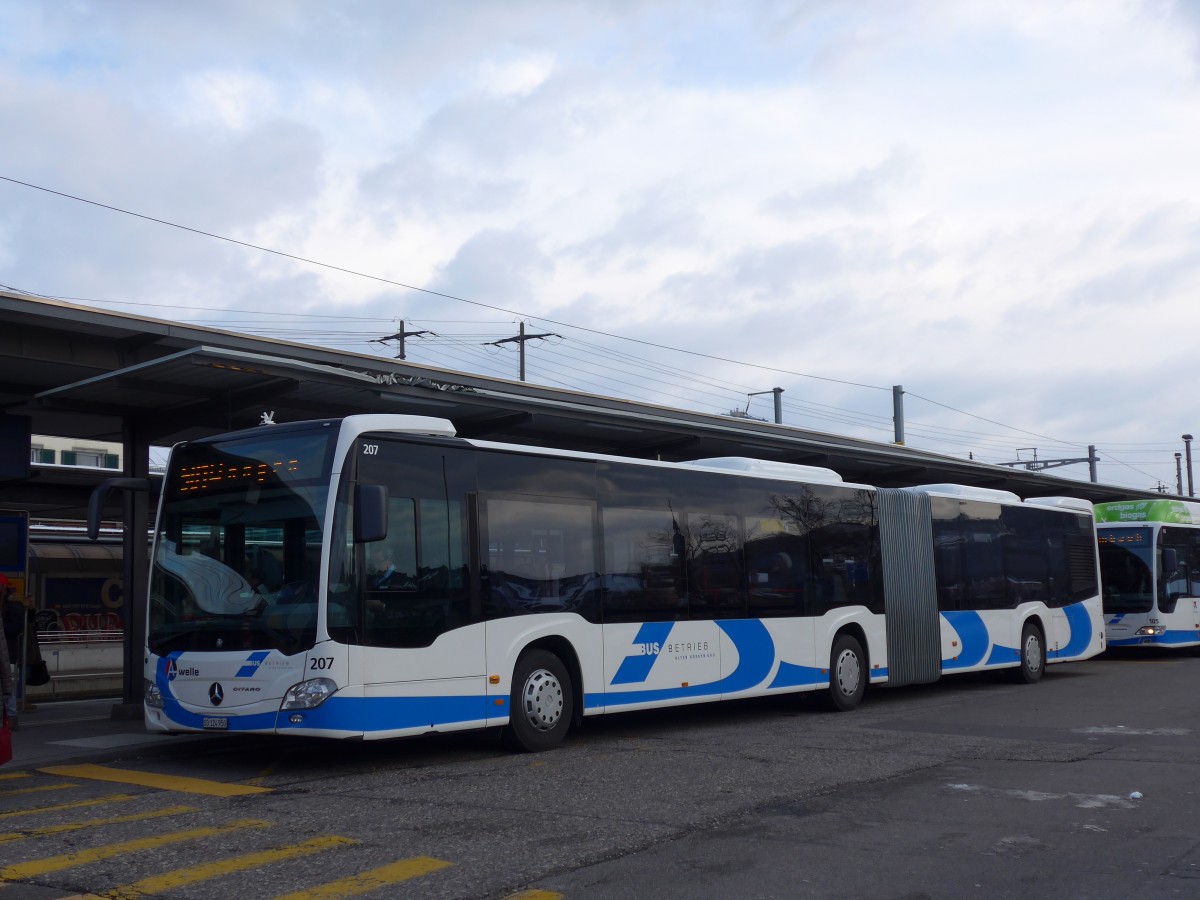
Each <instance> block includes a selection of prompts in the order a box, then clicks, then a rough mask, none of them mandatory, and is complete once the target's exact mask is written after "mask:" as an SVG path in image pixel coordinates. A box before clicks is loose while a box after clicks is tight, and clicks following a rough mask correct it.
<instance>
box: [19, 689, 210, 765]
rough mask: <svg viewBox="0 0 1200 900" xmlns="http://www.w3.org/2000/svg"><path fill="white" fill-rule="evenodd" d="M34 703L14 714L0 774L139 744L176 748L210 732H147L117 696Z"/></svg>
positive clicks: (122, 752) (116, 751) (113, 754)
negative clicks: (10, 747)
mask: <svg viewBox="0 0 1200 900" xmlns="http://www.w3.org/2000/svg"><path fill="white" fill-rule="evenodd" d="M34 702H35V703H36V705H37V708H36V709H33V710H30V711H28V712H23V713H21V715H20V716H19V717H18V719H17V722H16V730H15V731H14V732H13V736H12V739H13V741H12V742H13V759H12V762H10V763H8V764H7V765H5V766H0V773H3V772H4V771H5V770H6V769H10V768H39V767H41V766H48V765H58V764H61V763H66V762H71V761H74V760H83V759H87V760H93V761H95V760H101V759H106V758H115V757H117V756H123V755H128V754H129V752H130V751H131V750H136V749H139V748H144V749H146V750H147V751H153V749H154V748H156V747H162V748H175V747H180V746H182V745H184V744H188V743H192V742H195V741H204V740H206V739H208V737H209V736H208V735H195V736H192V735H161V734H150V733H149V732H147V731H146V730H145V728H144V726H143V724H142V718H141V716H140V715H134V716H133V717H132V718H131V717H130V711H129V710H128V708H127V707H125V706H123V705H122V704H121V701H120V698H118V697H112V698H99V699H87V700H60V701H53V702H43V701H40V700H35V701H34Z"/></svg>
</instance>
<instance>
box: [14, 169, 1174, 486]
mask: <svg viewBox="0 0 1200 900" xmlns="http://www.w3.org/2000/svg"><path fill="white" fill-rule="evenodd" d="M0 181H5V182H8V183H10V184H13V185H17V186H20V187H25V188H28V189H31V190H36V191H40V192H43V193H46V194H49V195H53V196H58V197H61V198H63V199H67V200H71V201H73V202H78V203H83V204H87V205H90V206H93V207H96V208H100V209H105V210H108V211H111V212H115V213H119V214H122V215H127V216H131V217H134V218H138V219H142V220H144V221H148V222H152V223H155V224H159V225H163V226H166V227H170V228H175V229H179V230H182V231H185V232H189V233H192V234H196V235H199V236H202V237H207V238H210V239H213V240H218V241H223V242H226V243H230V244H234V245H237V246H241V247H245V248H247V249H252V250H256V251H258V252H262V253H267V254H271V255H274V256H278V257H280V258H284V259H289V260H292V261H295V262H298V263H302V264H305V265H311V266H316V267H320V268H325V269H328V270H331V271H337V272H341V273H344V274H348V275H351V276H353V277H358V278H364V279H368V280H372V281H376V282H379V283H383V284H388V285H390V286H393V287H398V288H401V289H404V290H408V291H415V292H419V293H422V294H425V295H429V296H434V297H441V298H444V299H448V300H452V301H455V302H459V303H464V304H468V305H471V306H474V307H478V308H483V309H490V310H493V311H495V312H501V313H507V314H510V315H513V316H518V317H521V316H524V314H522V313H520V312H519V311H516V310H511V309H507V308H505V307H501V306H497V305H494V304H488V303H483V302H480V301H476V300H471V299H469V298H465V297H461V296H457V295H454V294H449V293H446V292H442V291H435V290H432V289H429V288H422V287H419V286H417V285H412V284H407V283H405V282H401V281H397V280H395V279H390V278H384V277H382V276H378V275H373V274H371V273H367V272H362V271H358V270H355V269H352V268H348V267H345V266H340V265H336V264H333V263H328V262H323V261H321V260H317V259H313V258H310V257H305V256H300V255H298V254H293V253H288V252H286V251H282V250H278V249H275V248H271V247H266V246H262V245H258V244H253V243H250V242H247V241H242V240H238V239H236V238H231V237H228V236H226V235H221V234H218V233H215V232H210V231H205V230H203V229H199V228H194V227H191V226H187V225H183V224H180V223H177V222H172V221H170V220H167V219H163V218H159V217H155V216H150V215H147V214H144V213H139V212H136V211H133V210H129V209H125V208H122V207H118V206H115V205H110V204H106V203H101V202H98V201H95V200H90V199H87V198H84V197H80V196H77V195H73V194H69V193H66V192H63V191H57V190H54V189H51V188H47V187H44V186H41V185H36V184H32V183H30V182H27V181H22V180H19V179H16V178H12V177H9V176H5V175H0ZM13 289H14V290H17V289H16V288H13ZM39 296H47V295H39ZM58 299H70V298H58ZM112 302H114V303H122V302H123V301H112ZM128 305H141V306H146V307H154V306H156V304H148V303H141V304H134V303H132V302H129V303H128ZM160 306H164V307H167V306H169V308H171V309H173V310H176V311H177V310H178V309H179V308H180V307H177V306H175V305H167V304H161V305H160ZM200 309H203V308H200ZM207 311H210V312H220V313H221V314H223V315H228V314H229V313H230V310H227V309H208V310H207ZM235 312H238V311H235ZM258 314H259V315H261V313H258ZM294 315H299V316H305V317H311V318H314V319H316V318H338V319H344V320H345V319H352V320H357V321H371V322H386V321H393V319H391V318H380V317H352V316H341V315H329V314H318V313H311V314H308V313H302V314H294ZM525 318H528V319H531V320H533V319H538V320H541V321H544V322H548V323H550V324H552V325H556V326H558V327H562V328H568V329H573V330H577V331H580V332H583V333H586V334H592V335H597V336H601V337H606V338H612V339H615V340H619V341H626V342H630V343H634V344H638V345H641V346H645V347H650V348H653V349H657V350H663V351H667V352H672V353H680V354H684V355H688V356H692V357H696V358H699V359H705V360H708V361H715V362H721V363H726V364H730V365H736V366H742V367H746V368H751V369H757V370H760V371H767V372H772V373H775V374H782V375H790V376H793V377H798V378H805V379H813V380H817V381H822V382H828V383H831V384H840V385H844V386H848V387H855V388H861V389H868V390H877V391H890V390H891V388H889V387H885V386H880V385H871V384H864V383H861V382H855V381H850V380H846V379H839V378H830V377H826V376H820V375H813V374H811V373H805V372H797V371H793V370H789V369H783V368H780V367H775V366H768V365H763V364H760V363H749V362H744V361H739V360H734V359H730V358H726V357H722V356H718V355H716V354H707V353H701V352H698V351H687V350H682V349H680V348H676V347H671V346H668V345H665V344H661V343H658V342H655V341H648V340H643V339H639V338H633V337H628V336H623V335H615V334H612V333H609V332H605V331H601V330H599V329H592V328H588V327H586V326H580V325H573V324H570V323H565V322H560V321H558V320H555V319H549V318H546V317H544V316H538V317H531V316H525ZM242 324H243V325H245V324H248V322H246V321H243V322H242ZM269 333H273V334H276V335H278V336H281V337H282V336H285V335H298V334H303V333H304V332H303V330H302V329H292V330H275V331H272V332H269ZM322 335H323V339H324V340H326V341H328V342H330V343H332V342H334V341H337V342H338V343H339V344H342V343H343V342H345V344H344V345H347V346H350V345H353V344H354V343H355V342H362V343H366V341H367V340H369V339H367V338H362V337H360V336H359V335H358V334H356V333H354V332H349V331H342V332H338V333H336V334H334V333H330V332H328V331H324V330H323V331H322ZM459 358H462V357H459ZM906 393H907V394H908V395H909V396H911V397H913V398H915V399H918V400H921V401H924V402H927V403H930V404H933V405H935V406H938V407H941V408H943V409H946V410H948V411H951V412H954V413H956V414H958V415H963V416H967V417H970V418H975V419H978V420H980V421H984V422H987V423H989V424H992V425H995V426H997V427H999V428H1002V429H1006V430H1008V431H1011V432H1014V433H1017V434H1024V435H1028V436H1032V437H1037V438H1039V439H1040V440H1046V441H1050V442H1052V443H1055V444H1059V445H1062V446H1063V447H1082V446H1084V444H1083V442H1080V441H1066V440H1062V439H1059V438H1054V437H1050V436H1048V435H1044V434H1041V433H1039V432H1035V431H1031V430H1028V429H1024V428H1020V427H1017V426H1011V425H1007V424H1005V423H1003V422H999V421H997V420H995V419H991V418H988V417H985V416H981V415H978V414H976V413H972V412H969V411H967V410H963V409H960V408H957V407H954V406H951V405H949V404H946V403H942V402H940V401H936V400H933V399H931V398H928V397H925V396H923V395H921V394H918V393H915V392H912V391H908V392H906ZM801 409H803V410H804V414H805V415H808V416H812V417H814V418H818V419H822V420H824V421H835V422H839V423H840V424H846V425H850V426H851V427H856V428H865V429H870V430H874V431H881V430H884V428H885V427H886V426H885V424H884V423H886V422H888V421H889V420H888V419H887V418H886V417H881V416H875V415H874V414H864V413H857V412H849V413H848V412H847V411H844V410H838V411H837V412H836V413H818V412H816V411H814V410H812V409H805V408H804V407H801ZM911 427H912V426H911V424H910V429H911ZM930 429H931V431H927V432H924V433H922V432H919V431H913V432H912V433H913V434H914V435H916V434H923V436H924V437H926V438H927V439H936V440H942V441H944V442H946V443H963V442H962V441H956V440H954V439H952V438H950V437H948V435H947V434H946V433H941V434H939V427H938V426H930ZM1134 446H1137V445H1134ZM1112 459H1113V462H1115V463H1117V464H1120V465H1124V466H1127V467H1129V468H1131V469H1132V470H1133V471H1138V472H1140V473H1141V474H1144V475H1147V477H1152V476H1149V475H1148V473H1145V472H1141V470H1139V469H1137V468H1136V467H1133V466H1131V465H1130V464H1129V463H1127V462H1124V461H1122V460H1118V459H1116V458H1115V457H1113V458H1112Z"/></svg>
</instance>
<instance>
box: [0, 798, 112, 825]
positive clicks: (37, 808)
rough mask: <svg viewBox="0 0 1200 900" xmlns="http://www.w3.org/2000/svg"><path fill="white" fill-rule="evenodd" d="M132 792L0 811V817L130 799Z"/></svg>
mask: <svg viewBox="0 0 1200 900" xmlns="http://www.w3.org/2000/svg"><path fill="white" fill-rule="evenodd" d="M133 797H134V795H133V794H110V795H109V796H107V797H93V798H92V799H90V800H72V801H71V802H70V803H56V804H55V805H54V806H35V807H34V808H33V809H17V810H13V811H12V812H6V813H0V819H13V818H17V817H20V816H32V815H35V814H36V813H44V812H61V811H62V810H64V809H82V808H83V807H85V806H99V805H100V804H101V803H120V802H122V801H124V800H132V799H133Z"/></svg>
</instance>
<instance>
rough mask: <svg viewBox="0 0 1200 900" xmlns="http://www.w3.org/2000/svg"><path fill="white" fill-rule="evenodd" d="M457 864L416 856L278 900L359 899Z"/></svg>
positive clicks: (286, 895)
mask: <svg viewBox="0 0 1200 900" xmlns="http://www.w3.org/2000/svg"><path fill="white" fill-rule="evenodd" d="M452 865H454V864H453V863H448V862H446V861H445V860H444V859H434V858H433V857H432V856H414V857H413V858H412V859H402V860H400V861H399V862H394V863H391V864H390V865H386V866H380V867H379V868H378V869H371V870H370V871H368V872H359V873H358V874H357V875H350V876H347V877H346V878H339V879H338V880H337V881H330V882H327V883H325V884H318V885H317V886H316V887H311V888H306V889H305V890H303V891H296V892H295V893H294V894H284V895H283V896H281V897H276V898H275V900H306V898H312V897H317V898H322V900H333V898H339V897H357V896H358V895H359V894H365V893H367V891H374V890H378V889H379V888H382V887H387V886H388V885H391V884H397V883H399V882H401V881H407V880H408V879H410V878H416V877H418V876H420V875H428V874H429V873H430V872H437V871H438V870H439V869H445V868H448V867H449V866H452Z"/></svg>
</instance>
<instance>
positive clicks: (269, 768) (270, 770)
mask: <svg viewBox="0 0 1200 900" xmlns="http://www.w3.org/2000/svg"><path fill="white" fill-rule="evenodd" d="M276 765H277V763H271V764H270V765H269V766H267V767H266V768H265V769H263V770H262V771H261V772H259V773H258V775H256V776H255V777H254V778H248V779H246V784H253V785H260V784H262V783H263V782H264V781H265V780H266V779H267V777H268V776H270V775H271V774H272V773H273V772H274V771H275V766H276Z"/></svg>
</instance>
